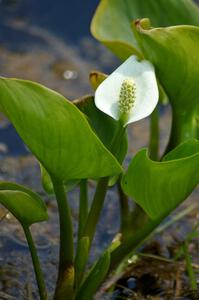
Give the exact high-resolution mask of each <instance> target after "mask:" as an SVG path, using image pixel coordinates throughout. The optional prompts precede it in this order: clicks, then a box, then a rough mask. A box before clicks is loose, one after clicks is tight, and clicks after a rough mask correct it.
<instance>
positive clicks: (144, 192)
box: [122, 139, 199, 219]
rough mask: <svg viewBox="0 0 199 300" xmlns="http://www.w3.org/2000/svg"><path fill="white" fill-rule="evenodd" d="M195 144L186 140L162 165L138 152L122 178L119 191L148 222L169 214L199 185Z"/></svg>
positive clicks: (198, 144)
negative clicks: (147, 217)
mask: <svg viewBox="0 0 199 300" xmlns="http://www.w3.org/2000/svg"><path fill="white" fill-rule="evenodd" d="M198 170H199V141H197V140H194V139H193V140H189V141H186V142H185V143H183V144H181V145H180V146H178V147H177V148H176V149H174V150H173V151H171V152H170V153H169V154H168V155H167V156H166V157H165V159H164V161H162V162H155V161H152V160H150V159H149V157H148V155H147V151H146V150H145V149H144V150H141V151H140V152H138V154H137V155H136V156H135V157H134V158H133V160H132V161H131V164H130V166H129V168H128V170H127V172H126V174H125V175H124V176H123V179H122V188H123V190H124V192H125V193H126V194H127V195H129V196H130V197H133V198H134V200H135V201H136V202H137V203H138V204H139V205H140V206H141V207H142V208H143V209H144V210H145V211H146V213H147V214H148V215H149V216H150V217H151V218H152V219H156V218H161V217H164V216H166V215H167V214H169V213H170V212H171V211H172V210H173V209H174V208H176V207H177V206H178V205H179V204H180V203H181V202H182V201H184V200H185V199H186V198H187V196H188V195H189V194H190V193H191V192H192V190H193V189H194V188H195V186H196V185H197V184H198V183H199V172H198Z"/></svg>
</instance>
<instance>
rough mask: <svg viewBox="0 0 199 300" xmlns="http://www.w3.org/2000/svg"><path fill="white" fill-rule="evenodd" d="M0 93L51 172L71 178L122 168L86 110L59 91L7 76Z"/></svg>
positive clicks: (96, 175)
mask: <svg viewBox="0 0 199 300" xmlns="http://www.w3.org/2000/svg"><path fill="white" fill-rule="evenodd" d="M0 94H1V98H0V107H1V110H2V111H3V112H4V113H5V114H6V116H7V117H8V118H9V119H10V121H11V122H12V123H13V125H14V126H15V128H16V129H17V131H18V133H19V135H20V136H21V137H22V139H23V140H24V142H25V143H26V144H27V145H28V147H29V148H30V150H31V151H32V152H33V154H35V156H36V157H37V158H38V159H39V161H40V162H41V163H42V164H43V166H44V167H45V168H46V170H47V171H48V172H49V173H50V174H52V175H54V176H55V177H57V178H59V179H61V180H69V179H82V178H99V177H104V176H108V175H115V174H118V173H120V172H121V167H120V165H119V164H118V162H117V161H116V159H115V158H114V157H113V155H112V154H111V153H110V152H109V151H108V150H107V149H106V148H105V147H104V145H103V144H102V143H101V142H100V140H99V139H98V138H97V136H96V135H95V134H94V132H93V131H92V130H91V128H90V126H89V124H88V122H87V121H86V119H85V117H84V116H83V114H82V113H81V112H79V110H78V109H77V108H76V107H75V106H74V105H73V104H71V103H70V102H69V101H67V100H66V99H65V98H64V97H63V96H61V95H60V94H58V93H56V92H54V91H52V90H49V89H47V88H45V87H44V86H41V85H39V84H36V83H33V82H30V81H24V80H17V79H5V78H1V79H0ZM77 149H79V151H77Z"/></svg>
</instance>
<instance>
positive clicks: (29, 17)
mask: <svg viewBox="0 0 199 300" xmlns="http://www.w3.org/2000/svg"><path fill="white" fill-rule="evenodd" d="M98 3H99V1H98V0H92V1H90V0H84V1H82V0H73V1H70V0H59V1H54V0H42V1H40V0H1V1H0V42H1V44H2V43H3V44H5V43H6V44H7V45H9V46H10V47H13V46H14V47H19V43H20V42H24V36H23V35H20V36H18V35H17V36H16V32H15V30H14V29H13V28H10V26H9V23H10V21H13V20H14V19H15V20H23V21H26V22H27V23H28V24H30V25H36V26H38V27H41V28H44V29H47V30H49V31H50V32H52V33H53V34H55V35H56V36H58V37H61V38H63V39H64V40H65V41H67V42H70V43H71V42H72V43H74V44H77V43H78V42H79V41H80V39H81V38H82V37H84V36H89V37H91V35H90V30H89V26H90V21H91V18H92V15H93V13H94V11H95V9H96V7H97V4H98ZM26 38H27V37H26ZM26 42H30V40H26Z"/></svg>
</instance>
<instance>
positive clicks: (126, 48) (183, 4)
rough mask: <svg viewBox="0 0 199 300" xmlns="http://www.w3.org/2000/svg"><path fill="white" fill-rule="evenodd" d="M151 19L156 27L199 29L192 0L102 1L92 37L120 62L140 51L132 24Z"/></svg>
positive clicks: (198, 18)
mask: <svg viewBox="0 0 199 300" xmlns="http://www.w3.org/2000/svg"><path fill="white" fill-rule="evenodd" d="M138 18H139V19H140V18H150V19H151V21H152V24H153V26H155V27H161V26H172V25H180V24H188V25H196V26H198V25H199V9H198V7H197V5H196V4H194V2H193V1H191V0H156V1H154V0H147V1H146V0H126V1H124V0H101V2H100V4H99V6H98V8H97V11H96V13H95V15H94V18H93V20H92V24H91V31H92V34H93V35H94V37H95V38H96V39H98V40H99V41H100V42H102V43H103V44H105V45H106V46H107V47H108V48H109V49H110V50H111V51H113V52H114V53H115V54H116V55H117V56H118V57H120V58H121V59H126V58H127V57H128V56H129V55H131V54H136V55H138V56H140V55H142V54H141V49H140V47H139V45H138V43H137V41H136V38H135V36H134V35H133V33H132V30H131V23H132V22H133V21H134V20H136V19H138Z"/></svg>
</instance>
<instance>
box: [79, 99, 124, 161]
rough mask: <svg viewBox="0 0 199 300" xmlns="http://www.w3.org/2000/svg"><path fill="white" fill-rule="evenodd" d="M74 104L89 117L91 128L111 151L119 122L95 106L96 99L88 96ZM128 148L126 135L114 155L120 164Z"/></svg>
mask: <svg viewBox="0 0 199 300" xmlns="http://www.w3.org/2000/svg"><path fill="white" fill-rule="evenodd" d="M74 103H75V105H76V106H77V107H78V108H79V109H80V110H81V112H83V113H84V114H85V115H86V116H87V118H88V122H89V123H90V126H91V127H92V129H93V130H94V131H95V133H96V134H97V136H98V137H99V138H100V140H101V141H102V142H103V144H104V145H105V146H106V147H107V149H110V146H111V141H112V140H113V137H114V134H115V131H116V129H117V126H118V122H117V121H115V120H114V119H113V118H111V117H109V116H108V115H106V114H105V113H103V112H102V111H100V110H99V109H98V108H97V107H96V106H95V102H94V98H93V97H92V96H86V97H84V98H81V99H79V100H76V101H75V102H74ZM127 148H128V141H127V135H126V134H124V136H123V137H122V141H121V143H120V144H119V145H118V147H117V151H116V152H115V153H114V155H115V157H116V158H117V159H118V161H119V162H120V163H122V162H123V160H124V157H125V156H126V153H127Z"/></svg>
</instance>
